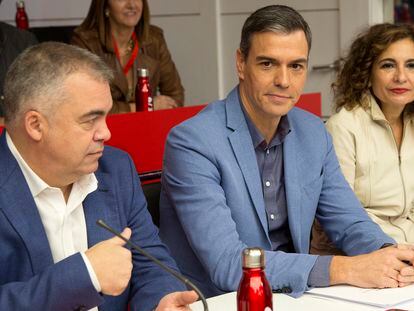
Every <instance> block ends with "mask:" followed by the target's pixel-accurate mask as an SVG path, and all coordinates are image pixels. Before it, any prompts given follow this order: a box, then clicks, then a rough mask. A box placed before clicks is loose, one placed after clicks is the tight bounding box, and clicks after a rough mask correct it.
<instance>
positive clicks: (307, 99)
mask: <svg viewBox="0 0 414 311" xmlns="http://www.w3.org/2000/svg"><path fill="white" fill-rule="evenodd" d="M296 107H299V108H302V109H304V110H307V111H309V112H312V113H313V114H315V115H317V116H318V117H321V116H322V97H321V93H307V94H302V96H301V97H300V98H299V101H298V102H297V104H296Z"/></svg>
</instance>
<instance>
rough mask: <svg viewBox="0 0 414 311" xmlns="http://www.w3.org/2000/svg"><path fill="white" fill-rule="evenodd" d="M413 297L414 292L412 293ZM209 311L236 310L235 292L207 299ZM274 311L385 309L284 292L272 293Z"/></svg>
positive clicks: (198, 308) (198, 310) (411, 306)
mask: <svg viewBox="0 0 414 311" xmlns="http://www.w3.org/2000/svg"><path fill="white" fill-rule="evenodd" d="M413 297H414V293H413ZM207 303H208V308H209V311H237V306H236V292H231V293H228V294H224V295H221V296H216V297H212V298H209V299H207ZM399 308H401V310H414V302H410V303H407V304H403V305H400V306H399ZM191 309H192V310H193V311H203V310H204V309H203V304H202V303H201V302H200V301H198V302H196V303H195V304H192V305H191ZM273 309H274V310H275V311H304V310H306V311H316V310H317V311H324V310H334V311H381V310H386V309H382V308H377V307H373V306H368V305H362V304H357V303H351V302H346V301H340V300H335V299H328V298H322V297H317V296H313V295H310V294H304V295H303V296H301V297H300V298H292V297H290V296H288V295H284V294H273ZM395 310H398V309H395Z"/></svg>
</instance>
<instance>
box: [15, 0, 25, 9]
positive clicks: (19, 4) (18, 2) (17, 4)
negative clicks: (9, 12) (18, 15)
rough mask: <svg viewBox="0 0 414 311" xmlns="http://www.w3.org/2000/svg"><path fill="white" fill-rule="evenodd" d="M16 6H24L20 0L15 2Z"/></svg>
mask: <svg viewBox="0 0 414 311" xmlns="http://www.w3.org/2000/svg"><path fill="white" fill-rule="evenodd" d="M16 6H17V7H18V8H24V1H22V0H19V1H17V2H16Z"/></svg>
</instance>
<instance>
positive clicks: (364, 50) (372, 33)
mask: <svg viewBox="0 0 414 311" xmlns="http://www.w3.org/2000/svg"><path fill="white" fill-rule="evenodd" d="M406 38H410V39H411V40H412V41H413V42H414V27H413V26H412V25H409V24H399V25H394V24H389V23H384V24H378V25H374V26H372V27H370V28H368V29H367V30H366V31H364V32H362V33H361V34H359V35H358V37H357V38H356V39H355V41H354V42H353V43H352V45H351V48H350V50H349V53H348V55H347V56H346V57H345V59H344V60H343V65H342V68H341V70H340V71H339V73H338V76H337V79H336V82H334V83H333V84H332V89H333V91H334V94H335V110H336V111H339V110H340V109H341V108H342V107H345V108H346V109H347V110H352V109H353V108H354V107H356V106H358V105H362V106H365V105H367V101H366V100H365V99H366V98H367V95H368V94H369V89H370V77H371V72H372V67H373V64H374V63H375V61H376V60H377V59H378V57H379V56H380V55H381V53H382V52H384V51H385V50H386V49H387V48H388V47H389V46H390V45H391V44H392V43H394V42H396V41H399V40H402V39H406ZM410 106H412V104H410ZM410 110H412V107H410Z"/></svg>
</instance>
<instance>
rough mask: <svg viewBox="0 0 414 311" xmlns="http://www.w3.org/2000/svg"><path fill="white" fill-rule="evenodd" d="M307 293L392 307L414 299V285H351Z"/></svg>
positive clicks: (313, 290)
mask: <svg viewBox="0 0 414 311" xmlns="http://www.w3.org/2000/svg"><path fill="white" fill-rule="evenodd" d="M306 294H310V295H315V296H321V297H327V298H334V299H340V300H345V301H350V302H354V303H361V304H366V305H370V306H375V307H379V308H390V307H395V306H398V305H400V304H403V303H406V302H408V301H414V285H410V286H407V287H399V288H385V289H373V288H359V287H354V286H349V285H336V286H330V287H319V288H313V289H311V290H309V291H307V292H306Z"/></svg>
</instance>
